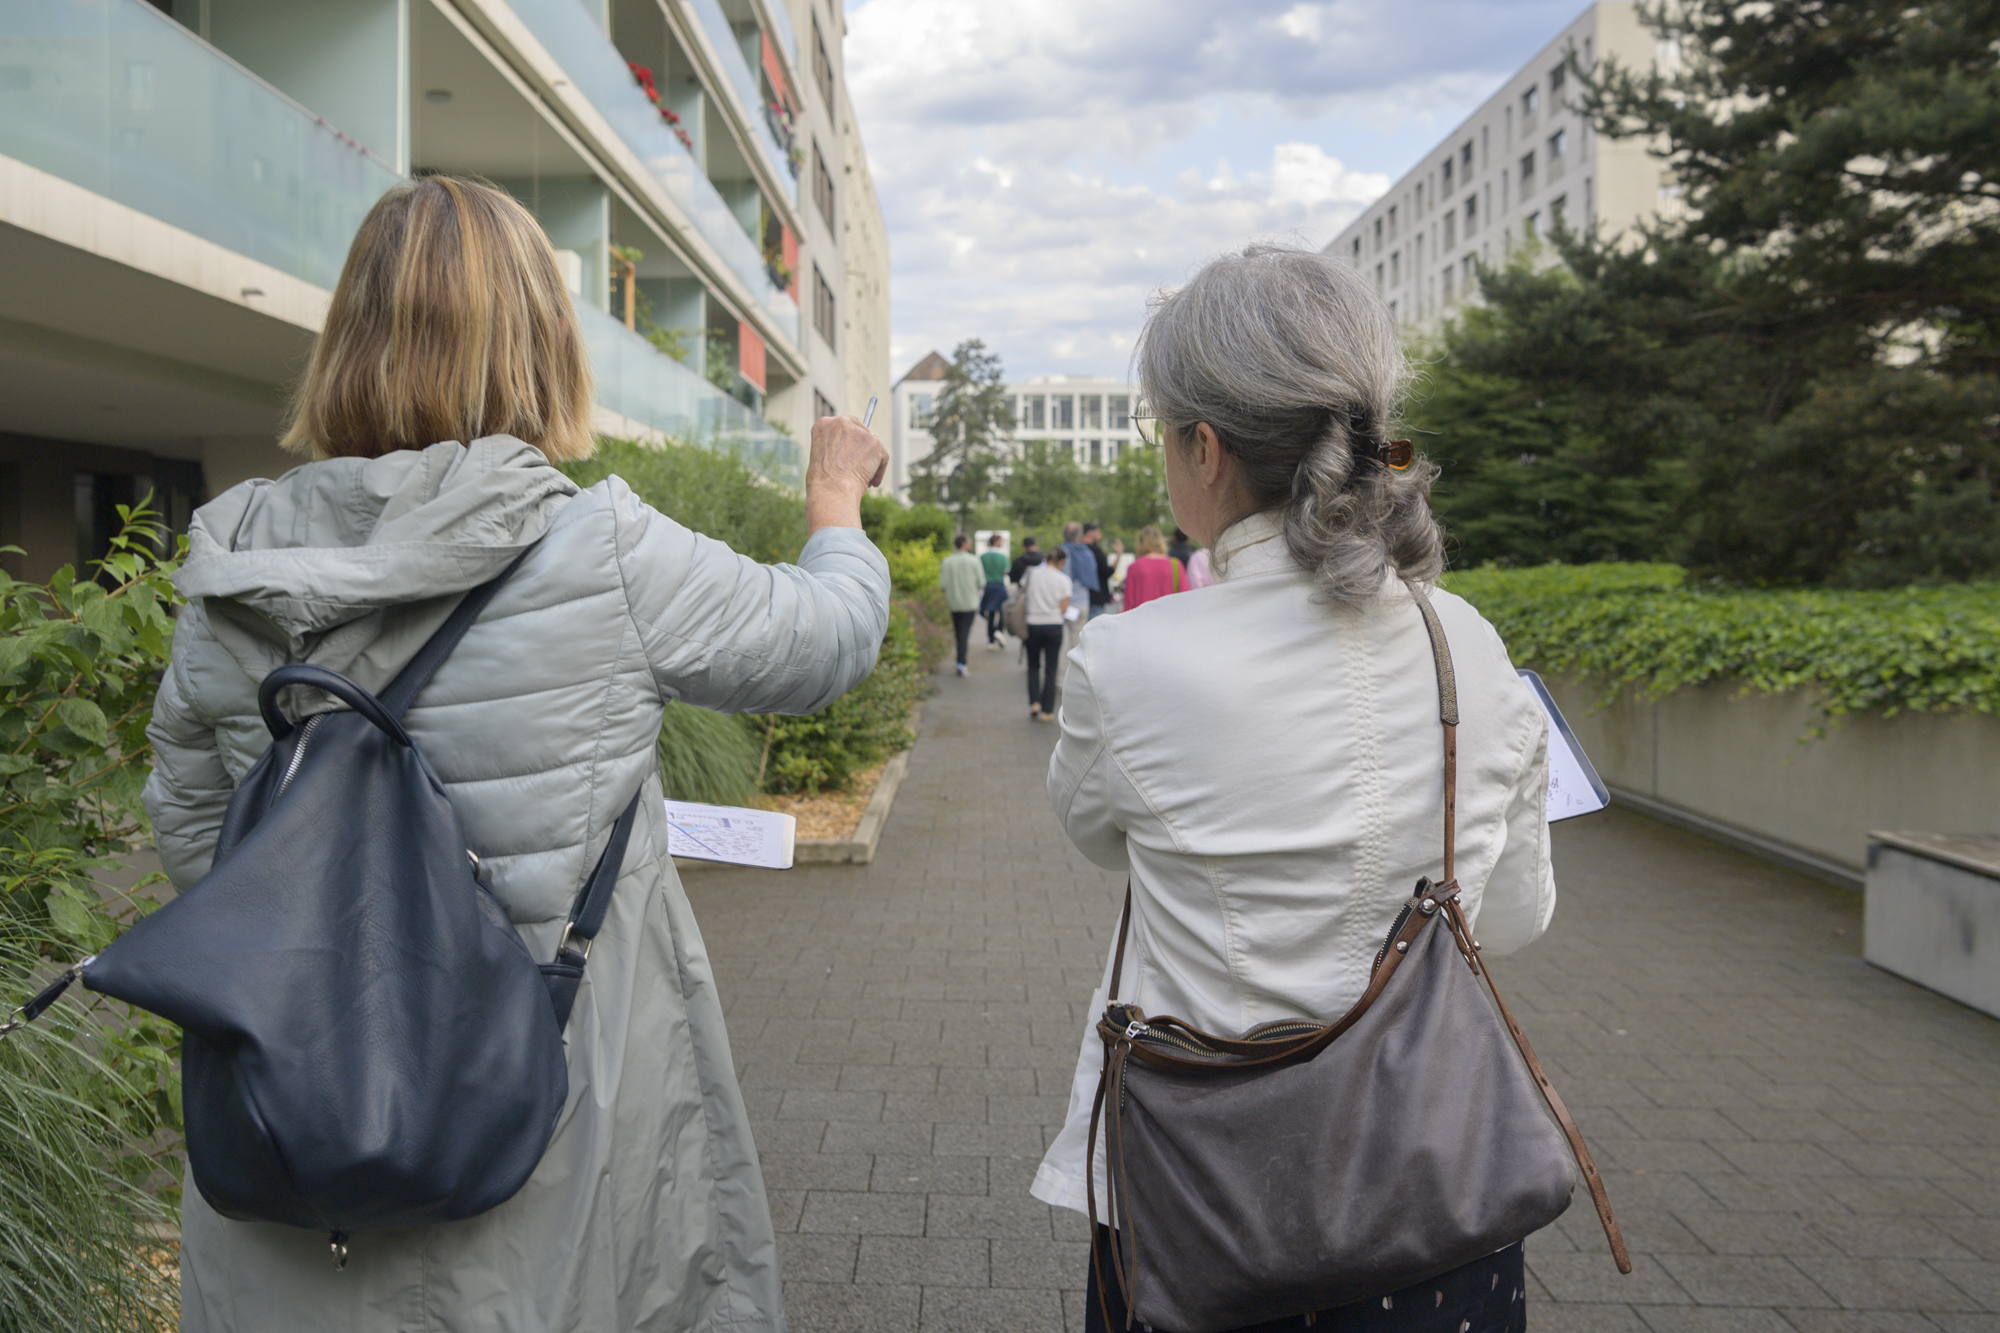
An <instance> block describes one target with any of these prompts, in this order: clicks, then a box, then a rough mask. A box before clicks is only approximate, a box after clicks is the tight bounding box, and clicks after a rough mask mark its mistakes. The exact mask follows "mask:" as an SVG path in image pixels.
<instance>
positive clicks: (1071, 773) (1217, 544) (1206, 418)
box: [1033, 246, 1555, 1333]
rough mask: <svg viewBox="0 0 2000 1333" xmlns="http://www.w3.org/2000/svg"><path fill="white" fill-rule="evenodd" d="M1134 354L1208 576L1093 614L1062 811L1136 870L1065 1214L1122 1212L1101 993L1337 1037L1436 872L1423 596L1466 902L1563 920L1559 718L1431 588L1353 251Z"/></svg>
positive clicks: (1059, 803) (1491, 1277) (1355, 1312)
mask: <svg viewBox="0 0 2000 1333" xmlns="http://www.w3.org/2000/svg"><path fill="white" fill-rule="evenodd" d="M1138 361H1139V378H1140V384H1141V389H1142V391H1143V394H1144V399H1145V406H1144V407H1142V409H1141V410H1142V413H1144V414H1146V415H1147V416H1148V418H1149V420H1150V421H1151V422H1153V423H1155V426H1156V429H1154V431H1153V432H1152V439H1153V440H1154V441H1155V442H1157V443H1158V444H1159V445H1160V446H1161V447H1162V448H1163V449H1164V451H1165V464H1166V476H1167V490H1168V496H1169V499H1170V501H1171V503H1172V505H1173V512H1174V520H1175V522H1176V523H1178V524H1179V525H1180V526H1181V527H1182V528H1183V529H1185V530H1186V531H1187V532H1188V534H1189V535H1190V536H1191V537H1193V538H1194V539H1195V540H1196V541H1199V542H1200V543H1202V544H1203V545H1204V546H1207V547H1210V548H1212V549H1213V552H1214V556H1213V563H1214V572H1215V578H1216V580H1217V581H1216V583H1215V584H1214V585H1213V586H1211V587H1206V588H1199V589H1194V590H1192V591H1189V592H1187V593H1184V594H1182V595H1181V596H1178V597H1168V598H1163V599H1161V600H1160V601H1159V602H1158V603H1157V604H1156V605H1153V606H1149V607H1148V608H1147V609H1146V613H1145V614H1144V615H1135V616H1115V617H1111V618H1108V619H1104V620H1099V621H1096V622H1094V623H1093V624H1091V626H1090V627H1089V629H1088V630H1087V631H1086V632H1085V633H1084V635H1083V637H1082V639H1081V641H1080V643H1079V644H1078V646H1077V648H1076V650H1075V652H1074V653H1072V654H1071V658H1070V664H1071V670H1070V672H1069V680H1068V684H1067V687H1066V691H1065V695H1064V702H1063V709H1062V717H1061V721H1062V734H1061V736H1060V738H1059V740H1058V742H1057V745H1056V751H1055V755H1054V757H1053V759H1052V760H1051V762H1050V765H1049V796H1050V799H1051V801H1052V802H1053V803H1054V805H1055V809H1056V813H1057V815H1058V816H1059V817H1060V818H1061V819H1062V820H1063V822H1064V825H1065V827H1066V828H1067V830H1068V832H1069V836H1070V838H1071V839H1072V840H1073V841H1074V842H1075V843H1076V845H1077V847H1078V848H1079V849H1080V850H1081V851H1082V852H1083V853H1084V855H1086V856H1087V857H1089V858H1090V859H1091V860H1092V861H1094V862H1096V863H1097V864H1098V865H1101V866H1104V867H1106V868H1108V869H1115V870H1121V871H1128V872H1129V873H1130V875H1131V884H1132V897H1131V904H1132V916H1131V926H1130V939H1129V942H1128V944H1127V947H1126V951H1125V959H1124V966H1123V973H1122V981H1121V986H1120V992H1119V994H1118V995H1117V996H1115V997H1112V996H1107V994H1106V993H1105V992H1106V990H1107V989H1108V987H1109V984H1110V981H1109V979H1110V976H1111V973H1112V965H1113V961H1114V960H1113V958H1111V957H1109V956H1107V957H1106V959H1105V964H1104V973H1103V975H1104V978H1105V981H1104V985H1103V986H1102V987H1100V989H1099V991H1098V993H1097V994H1096V995H1095V996H1094V997H1093V998H1092V1001H1091V1004H1090V1006H1089V1008H1088V1010H1087V1013H1088V1015H1089V1023H1090V1025H1091V1026H1086V1029H1085V1032H1084V1034H1083V1042H1082V1050H1081V1053H1080V1054H1079V1057H1078V1061H1077V1067H1076V1077H1075V1082H1074V1084H1073V1087H1072V1090H1071V1096H1070V1105H1069V1114H1068V1118H1067V1122H1066V1123H1065V1125H1064V1126H1063V1129H1062V1131H1061V1133H1060V1134H1059V1135H1058V1136H1057V1138H1056V1139H1055V1142H1054V1143H1053V1145H1052V1146H1051V1147H1050V1149H1049V1151H1048V1153H1047V1155H1046V1156H1045V1157H1044V1159H1043V1161H1042V1164H1041V1168H1040V1170H1039V1172H1038V1173H1037V1175H1036V1177H1035V1182H1034V1185H1033V1193H1034V1195H1035V1197H1037V1198H1039V1199H1042V1200H1044V1201H1046V1202H1048V1203H1052V1204H1057V1205H1060V1206H1063V1207H1067V1208H1073V1209H1075V1210H1077V1211H1078V1212H1089V1211H1090V1208H1089V1205H1088V1203H1087V1202H1086V1200H1087V1197H1088V1188H1087V1183H1086V1182H1087V1181H1088V1180H1089V1178H1090V1176H1091V1175H1093V1174H1094V1175H1095V1177H1096V1186H1095V1188H1096V1197H1097V1198H1098V1199H1102V1198H1104V1197H1105V1186H1104V1162H1103V1156H1102V1149H1101V1146H1100V1147H1099V1149H1098V1150H1097V1152H1096V1153H1095V1154H1094V1156H1095V1160H1092V1159H1093V1153H1092V1150H1091V1147H1090V1120H1091V1106H1092V1102H1093V1100H1094V1098H1095V1096H1096V1092H1097V1087H1098V1079H1099V1074H1100V1071H1101V1069H1102V1066H1103V1058H1104V1057H1103V1047H1102V1045H1101V1043H1100V1041H1099V1038H1098V1036H1097V1034H1096V1032H1095V1030H1094V1024H1095V1021H1096V1018H1097V1016H1098V1015H1099V1014H1101V1013H1102V1012H1103V1011H1104V1007H1105V1004H1106V1002H1107V1000H1108V999H1114V998H1115V999H1117V1000H1121V1001H1126V1002H1130V1003H1133V1004H1136V1005H1137V1006H1138V1007H1139V1008H1140V1009H1142V1010H1144V1011H1145V1012H1146V1013H1149V1014H1173V1015H1176V1016H1177V1017H1179V1018H1181V1019H1183V1020H1185V1021H1186V1022H1188V1023H1190V1024H1193V1025H1194V1026H1196V1027H1198V1028H1201V1029H1203V1030H1206V1031H1209V1032H1222V1033H1235V1032H1242V1031H1245V1030H1247V1029H1249V1028H1251V1027H1253V1026H1255V1025H1257V1024H1260V1023H1265V1022H1269V1021H1271V1020H1274V1019H1308V1020H1311V1021H1314V1022H1321V1023H1324V1022H1331V1021H1332V1020H1333V1019H1335V1018H1338V1017H1339V1016H1340V1015H1341V1014H1342V1013H1344V1012H1345V1011H1346V1010H1347V1009H1348V1008H1349V1007H1350V1006H1352V1005H1353V1004H1354V1003H1355V1001H1356V1000H1357V999H1359V998H1360V996H1361V994H1362V992H1363V991H1364V989H1365V988H1366V987H1367V984H1368V980H1369V975H1370V971H1371V968H1372V965H1373V961H1374V958H1375V956H1376V951H1377V949H1378V948H1379V947H1381V944H1382V940H1383V939H1384V937H1385V936H1386V935H1387V933H1388V932H1389V930H1390V927H1391V923H1392V921H1393V919H1394V918H1395V916H1396V914H1397V911H1398V909H1399V908H1401V906H1402V905H1403V903H1404V901H1405V899H1406V898H1407V896H1408V894H1409V891H1410V885H1411V884H1413V883H1414V882H1416V880H1417V879H1418V877H1419V876H1423V875H1426V874H1435V873H1436V870H1437V865H1438V856H1439V838H1440V835H1439V830H1440V828H1441V827H1442V823H1443V820H1444V790H1445V788H1444V774H1443V757H1442V747H1441V744H1440V741H1439V727H1438V683H1437V679H1436V676H1435V673H1434V671H1433V666H1432V650H1431V644H1430V639H1429V636H1428V634H1427V632H1426V630H1425V622H1424V619H1423V617H1422V615H1421V614H1420V613H1419V608H1418V606H1417V605H1416V599H1419V598H1424V599H1428V600H1429V602H1430V604H1431V606H1432V607H1433V608H1434V609H1435V610H1436V613H1437V615H1438V617H1439V619H1440V620H1441V621H1442V622H1443V625H1444V627H1445V631H1446V634H1447V637H1448V639H1449V641H1450V644H1451V648H1452V652H1453V655H1454V657H1455V659H1456V668H1457V687H1458V697H1459V700H1460V712H1461V718H1462V720H1461V722H1460V725H1459V731H1458V737H1459V739H1458V746H1459V768H1460V778H1459V782H1458V820H1457V827H1458V879H1459V883H1460V885H1461V886H1462V894H1461V899H1460V901H1461V903H1462V904H1463V906H1464V908H1465V911H1466V914H1467V915H1468V916H1469V917H1470V918H1472V919H1473V921H1474V922H1475V923H1476V925H1477V930H1478V934H1479V938H1480V939H1481V941H1482V942H1483V943H1484V946H1485V948H1486V950H1487V952H1489V953H1506V952H1510V951H1512V950H1515V949H1519V948H1520V947H1522V946H1523V945H1525V944H1527V943H1528V942H1529V941H1531V940H1533V939H1534V938H1535V937H1536V936H1537V935H1539V934H1540V933H1541V932H1542V931H1543V929H1545V928H1546V927H1547V925H1548V922H1549V917H1550V914H1551V913H1552V912H1553V910H1554V907H1555V880H1554V877H1553V874H1552V873H1551V870H1550V865H1549V838H1548V824H1547V821H1546V818H1545V816H1544V811H1543V805H1544V799H1545V793H1546V790H1547V786H1548V770H1547V749H1546V746H1547V724H1546V721H1545V719H1544V717H1543V715H1542V713H1541V711H1540V708H1539V707H1538V705H1537V704H1536V702H1535V700H1534V698H1533V696H1532V695H1531V694H1530V692H1529V690H1528V688H1527V687H1526V686H1525V685H1524V684H1523V683H1522V682H1521V680H1520V679H1519V677H1518V676H1516V674H1515V671H1514V667H1513V664H1512V663H1511V662H1509V660H1508V658H1507V650H1506V648H1505V647H1504V646H1503V645H1502V644H1501V642H1500V638H1499V636H1498V635H1497V634H1495V633H1494V631H1493V628H1492V626H1490V625H1488V624H1487V623H1486V621H1485V620H1483V619H1482V618H1481V617H1480V615H1479V613H1478V612H1476V611H1475V610H1473V609H1472V607H1470V606H1469V605H1467V604H1466V603H1465V602H1463V601H1461V600H1460V599H1458V598H1457V597H1454V596H1452V595H1451V594H1450V593H1447V592H1443V591H1441V590H1439V589H1437V588H1436V587H1435V586H1434V582H1435V580H1436V579H1437V577H1438V575H1439V574H1440V573H1441V572H1442V570H1443V568H1444V552H1443V538H1442V535H1441V533H1440V532H1439V529H1438V525H1437V522H1436V520H1435V519H1433V518H1432V516H1431V512H1430V505H1429V499H1428V494H1429V487H1430V482H1431V479H1432V478H1433V477H1434V476H1435V475H1436V469H1435V468H1434V467H1433V466H1432V465H1431V464H1430V463H1428V462H1425V461H1423V460H1420V459H1415V458H1413V457H1412V455H1411V453H1410V451H1409V446H1408V445H1407V444H1406V443H1401V442H1395V441H1391V439H1390V438H1389V436H1390V432H1391V426H1392V424H1393V423H1394V422H1395V421H1396V419H1397V413H1398V409H1399V407H1400V405H1401V400H1402V395H1403V391H1404V387H1405V383H1406V378H1407V373H1408V372H1407V366H1406V363H1405V361H1404V358H1403V354H1402V351H1401V348H1400V345H1399V343H1398V339H1397V334H1396V328H1395V324H1394V322H1393V320H1392V318H1391V316H1390V314H1389V312H1388V310H1387V309H1386V308H1384V306H1383V304H1382V302H1381V301H1380V300H1379V299H1378V298H1377V297H1376V296H1375V294H1374V293H1373V292H1372V291H1370V290H1369V289H1368V287H1367V285H1366V284H1365V283H1364V282H1363V280H1362V278H1361V277H1360V275H1359V274H1357V273H1355V272H1354V271H1353V270H1352V269H1350V268H1348V267H1347V266H1346V265H1344V264H1342V263H1341V262H1339V261H1338V260H1336V259H1333V258H1331V257H1328V256H1324V255H1321V254H1317V253H1314V252H1310V251H1304V250H1297V249H1287V248H1281V247H1275V246H1253V247H1251V248H1250V249H1248V250H1246V251H1244V252H1243V253H1242V254H1236V255H1228V256H1225V257H1223V258H1221V259H1218V260H1216V261H1214V262H1213V263H1211V264H1209V265H1208V266H1207V267H1206V268H1204V269H1203V270H1202V271H1201V272H1200V273H1199V274H1198V275H1196V277H1195V278H1194V280H1193V281H1192V282H1190V283H1189V284H1188V285H1187V286H1186V287H1184V288H1182V289H1181V290H1180V291H1178V292H1175V293H1173V294H1171V295H1167V296H1164V297H1162V298H1161V299H1160V300H1158V302H1157V303H1156V305H1155V308H1154V310H1153V313H1152V316H1151V318H1150V319H1149V320H1148V322H1147V325H1146V329H1145V332H1144V334H1143V337H1142V341H1141V344H1140V348H1139V352H1138ZM1107 924H1108V923H1107ZM1097 1220H1099V1219H1095V1218H1094V1219H1093V1222H1096V1221H1097ZM1105 1238H1106V1239H1108V1235H1107V1237H1105ZM1106 1252H1107V1253H1108V1252H1109V1251H1108V1250H1107V1251H1106ZM1089 1281H1090V1286H1091V1295H1090V1298H1089V1300H1088V1302H1087V1315H1086V1317H1087V1320H1088V1321H1089V1325H1090V1326H1091V1327H1096V1326H1097V1325H1098V1324H1099V1323H1100V1322H1101V1321H1102V1320H1103V1318H1104V1317H1105V1314H1106V1313H1107V1312H1108V1314H1109V1317H1110V1319H1111V1321H1112V1324H1113V1326H1114V1327H1120V1326H1122V1325H1123V1324H1124V1322H1125V1311H1124V1308H1123V1300H1122V1295H1121V1292H1120V1290H1119V1287H1118V1284H1117V1283H1115V1282H1113V1283H1108V1284H1105V1286H1106V1287H1107V1288H1108V1289H1104V1290H1100V1283H1099V1280H1098V1274H1097V1273H1096V1272H1095V1271H1093V1272H1092V1274H1091V1275H1090V1279H1089ZM1524 1287H1525V1279H1524V1277H1523V1270H1522V1261H1521V1248H1520V1246H1519V1245H1518V1244H1517V1245H1511V1246H1509V1247H1507V1248H1506V1249H1504V1250H1501V1251H1500V1252H1499V1253H1497V1254H1494V1255H1491V1256H1489V1257H1487V1258H1485V1259H1481V1260H1479V1261H1477V1262H1475V1263H1473V1264H1471V1265H1468V1266H1467V1267H1465V1268H1462V1269H1458V1270H1454V1271H1453V1272H1450V1273H1446V1274H1444V1275H1442V1276H1440V1277H1437V1278H1434V1279H1432V1280H1430V1281H1427V1282H1425V1283H1423V1284H1421V1288H1422V1289H1421V1290H1420V1291H1419V1290H1416V1289H1412V1290H1411V1291H1410V1292H1408V1293H1397V1294H1396V1297H1395V1298H1385V1299H1384V1300H1382V1301H1380V1302H1375V1301H1371V1302H1368V1303H1367V1304H1366V1308H1365V1309H1364V1308H1362V1307H1357V1306H1350V1307H1344V1308H1341V1309H1336V1310H1331V1311H1317V1312H1314V1314H1313V1315H1311V1316H1301V1318H1299V1319H1294V1320H1288V1321H1285V1322H1282V1323H1272V1324H1259V1325H1257V1328H1258V1329H1259V1331H1260V1333H1262V1330H1265V1329H1279V1328H1292V1327H1300V1328H1303V1327H1305V1326H1306V1324H1307V1323H1308V1322H1310V1323H1311V1325H1312V1327H1313V1328H1314V1330H1315V1333H1328V1331H1329V1330H1349V1329H1362V1328H1366V1329H1371V1330H1372V1329H1390V1328H1393V1329H1431V1328H1438V1329H1450V1330H1453V1331H1454V1333H1493V1331H1496V1330H1511V1329H1518V1328H1522V1327H1524V1326H1525V1318H1526V1316H1525V1309H1526V1306H1525V1295H1524ZM1406 1294H1407V1297H1408V1299H1403V1298H1402V1297H1403V1296H1405V1295H1406ZM1100 1296H1101V1297H1102V1298H1103V1303H1102V1305H1100ZM1163 1333H1164V1331H1163Z"/></svg>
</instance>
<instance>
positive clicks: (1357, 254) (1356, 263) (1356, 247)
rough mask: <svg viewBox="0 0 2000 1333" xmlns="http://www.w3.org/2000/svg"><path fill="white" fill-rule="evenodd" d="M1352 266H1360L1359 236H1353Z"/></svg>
mask: <svg viewBox="0 0 2000 1333" xmlns="http://www.w3.org/2000/svg"><path fill="white" fill-rule="evenodd" d="M1354 267H1356V268H1360V267H1361V238H1360V237H1359V236H1357V237H1355V238H1354Z"/></svg>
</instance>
